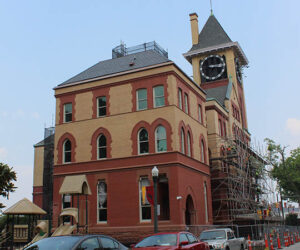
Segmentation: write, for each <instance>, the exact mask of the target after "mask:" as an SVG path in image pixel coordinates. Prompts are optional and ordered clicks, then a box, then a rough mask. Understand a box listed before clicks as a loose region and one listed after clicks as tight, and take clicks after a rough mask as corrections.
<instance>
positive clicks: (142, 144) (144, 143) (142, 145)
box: [138, 128, 149, 154]
mask: <svg viewBox="0 0 300 250" xmlns="http://www.w3.org/2000/svg"><path fill="white" fill-rule="evenodd" d="M138 152H139V154H148V153H149V137H148V131H147V130H146V129H145V128H142V129H141V130H140V131H139V133H138Z"/></svg>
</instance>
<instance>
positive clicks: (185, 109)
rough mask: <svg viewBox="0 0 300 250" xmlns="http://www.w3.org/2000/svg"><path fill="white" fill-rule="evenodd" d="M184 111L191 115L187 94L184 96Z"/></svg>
mask: <svg viewBox="0 0 300 250" xmlns="http://www.w3.org/2000/svg"><path fill="white" fill-rule="evenodd" d="M184 111H185V113H187V114H188V113H189V97H188V95H187V94H184Z"/></svg>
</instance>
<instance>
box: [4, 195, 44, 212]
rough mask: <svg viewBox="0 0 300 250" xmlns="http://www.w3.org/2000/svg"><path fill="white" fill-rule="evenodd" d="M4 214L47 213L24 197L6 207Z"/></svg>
mask: <svg viewBox="0 0 300 250" xmlns="http://www.w3.org/2000/svg"><path fill="white" fill-rule="evenodd" d="M3 213H4V214H47V213H46V211H44V210H43V209H41V208H40V207H38V206H37V205H35V204H34V203H32V202H31V201H30V200H28V199H26V198H24V199H22V200H20V201H18V202H17V203H16V204H14V205H13V206H11V207H10V208H8V209H6V210H5V211H4V212H3Z"/></svg>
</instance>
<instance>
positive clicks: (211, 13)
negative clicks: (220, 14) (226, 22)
mask: <svg viewBox="0 0 300 250" xmlns="http://www.w3.org/2000/svg"><path fill="white" fill-rule="evenodd" d="M210 15H211V16H213V15H214V13H213V8H212V0H210Z"/></svg>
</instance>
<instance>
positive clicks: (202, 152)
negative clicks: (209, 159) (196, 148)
mask: <svg viewBox="0 0 300 250" xmlns="http://www.w3.org/2000/svg"><path fill="white" fill-rule="evenodd" d="M200 150H201V162H203V163H205V149H204V141H203V140H201V149H200Z"/></svg>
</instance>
